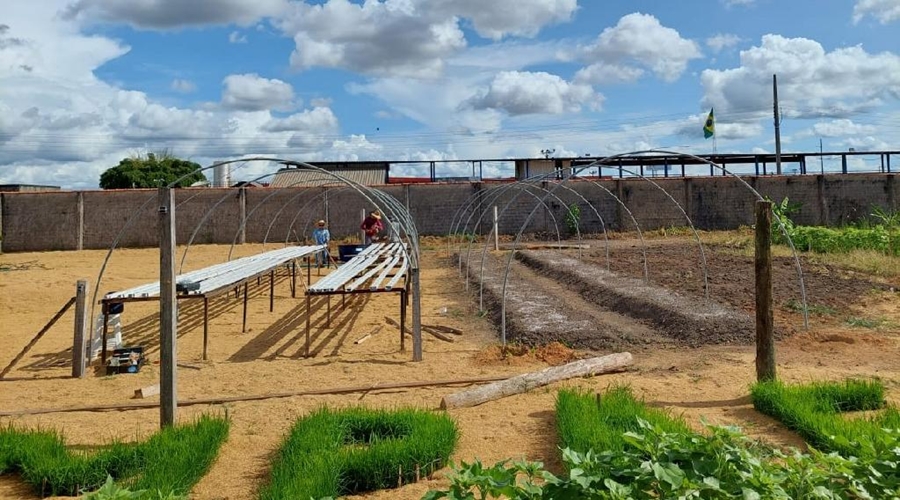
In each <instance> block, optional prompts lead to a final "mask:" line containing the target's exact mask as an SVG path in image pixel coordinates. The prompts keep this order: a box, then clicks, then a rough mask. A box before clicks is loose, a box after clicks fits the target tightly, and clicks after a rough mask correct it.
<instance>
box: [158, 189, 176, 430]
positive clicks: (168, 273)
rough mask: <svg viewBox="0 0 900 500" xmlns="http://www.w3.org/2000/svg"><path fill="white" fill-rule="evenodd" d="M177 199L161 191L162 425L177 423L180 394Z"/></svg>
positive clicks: (160, 344) (160, 352) (160, 409)
mask: <svg viewBox="0 0 900 500" xmlns="http://www.w3.org/2000/svg"><path fill="white" fill-rule="evenodd" d="M176 307H177V305H176V302H175V200H174V196H173V193H172V188H167V187H161V188H159V337H160V338H159V386H160V406H159V426H160V427H161V428H164V427H169V426H172V425H174V424H175V411H176V409H177V405H178V403H177V401H178V399H177V398H178V395H177V391H176V383H175V380H176V377H177V370H178V368H177V365H176V363H175V361H176V359H177V357H176V349H175V339H176V336H177V334H178V321H177V312H176Z"/></svg>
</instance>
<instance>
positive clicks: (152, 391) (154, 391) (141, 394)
mask: <svg viewBox="0 0 900 500" xmlns="http://www.w3.org/2000/svg"><path fill="white" fill-rule="evenodd" d="M158 394H159V384H153V385H148V386H147V387H143V388H141V389H136V390H135V391H134V398H133V399H144V398H149V397H150V396H156V395H158Z"/></svg>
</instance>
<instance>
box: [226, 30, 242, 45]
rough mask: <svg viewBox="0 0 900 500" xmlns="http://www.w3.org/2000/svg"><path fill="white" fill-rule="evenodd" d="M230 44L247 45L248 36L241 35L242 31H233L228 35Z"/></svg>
mask: <svg viewBox="0 0 900 500" xmlns="http://www.w3.org/2000/svg"><path fill="white" fill-rule="evenodd" d="M228 43H247V35H243V34H241V32H240V31H232V32H231V33H229V34H228Z"/></svg>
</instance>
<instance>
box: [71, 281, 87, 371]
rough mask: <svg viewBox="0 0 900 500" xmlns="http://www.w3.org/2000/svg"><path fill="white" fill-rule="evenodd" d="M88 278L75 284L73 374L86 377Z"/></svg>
mask: <svg viewBox="0 0 900 500" xmlns="http://www.w3.org/2000/svg"><path fill="white" fill-rule="evenodd" d="M87 292H88V282H87V280H78V282H77V283H76V284H75V337H74V340H73V341H72V376H73V377H75V378H81V377H84V368H85V365H86V363H85V359H87V357H86V356H85V354H86V352H87V346H85V342H84V341H85V339H86V338H87V330H88V326H87V323H88V322H87Z"/></svg>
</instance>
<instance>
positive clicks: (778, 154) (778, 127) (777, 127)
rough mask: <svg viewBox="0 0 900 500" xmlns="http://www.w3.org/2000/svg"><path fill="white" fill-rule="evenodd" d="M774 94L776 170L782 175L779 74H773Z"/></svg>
mask: <svg viewBox="0 0 900 500" xmlns="http://www.w3.org/2000/svg"><path fill="white" fill-rule="evenodd" d="M772 95H773V96H774V97H775V172H776V173H777V174H778V175H781V116H779V114H778V75H772Z"/></svg>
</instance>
